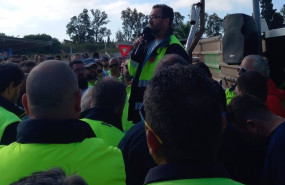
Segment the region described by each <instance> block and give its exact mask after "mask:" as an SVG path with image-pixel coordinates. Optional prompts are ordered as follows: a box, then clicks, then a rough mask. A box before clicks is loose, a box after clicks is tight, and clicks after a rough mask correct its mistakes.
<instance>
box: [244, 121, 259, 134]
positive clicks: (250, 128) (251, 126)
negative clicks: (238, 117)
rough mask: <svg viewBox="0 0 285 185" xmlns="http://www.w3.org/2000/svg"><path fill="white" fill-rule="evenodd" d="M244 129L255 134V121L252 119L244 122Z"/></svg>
mask: <svg viewBox="0 0 285 185" xmlns="http://www.w3.org/2000/svg"><path fill="white" fill-rule="evenodd" d="M246 128H247V130H248V131H249V132H251V133H256V130H257V124H256V121H255V120H252V119H248V120H246Z"/></svg>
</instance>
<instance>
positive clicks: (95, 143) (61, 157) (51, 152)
mask: <svg viewBox="0 0 285 185" xmlns="http://www.w3.org/2000/svg"><path fill="white" fill-rule="evenodd" d="M0 159H1V163H0V174H1V175H0V176H1V178H0V184H1V185H8V184H11V183H13V182H15V181H18V180H19V179H20V178H23V177H25V176H29V175H30V174H31V173H33V172H37V171H44V170H49V169H51V168H54V167H59V168H62V169H63V170H64V171H65V173H66V175H67V176H70V175H73V174H77V175H80V176H81V177H83V179H84V180H85V181H86V182H87V183H88V184H90V185H93V184H94V185H100V184H101V185H106V184H114V185H115V184H118V185H124V184H125V167H124V161H123V157H122V153H121V151H120V150H119V149H118V148H116V147H112V146H108V145H106V143H105V142H104V141H103V140H102V139H99V138H88V139H85V140H83V141H82V142H76V143H69V144H20V143H17V142H14V143H12V144H10V145H8V146H5V147H2V148H1V150H0Z"/></svg>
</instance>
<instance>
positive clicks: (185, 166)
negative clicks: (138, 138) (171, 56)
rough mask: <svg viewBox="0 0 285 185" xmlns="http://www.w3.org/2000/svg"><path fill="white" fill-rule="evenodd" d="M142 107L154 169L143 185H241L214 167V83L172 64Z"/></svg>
mask: <svg viewBox="0 0 285 185" xmlns="http://www.w3.org/2000/svg"><path fill="white" fill-rule="evenodd" d="M143 103H144V106H145V108H144V110H145V129H146V138H147V143H148V148H149V152H150V154H151V156H152V157H153V159H154V160H155V162H156V163H157V164H158V166H157V167H154V168H152V169H150V171H149V172H148V175H147V176H146V179H145V184H156V185H158V184H192V183H193V184H209V185H210V184H213V185H214V184H227V185H230V184H232V185H234V184H235V185H237V184H240V183H237V182H235V181H233V180H231V179H230V178H229V177H228V175H227V173H226V172H225V170H224V169H223V168H222V167H221V166H220V165H219V164H218V163H217V162H216V158H217V154H218V149H219V145H220V140H221V136H222V123H223V121H222V106H221V105H220V103H219V99H218V92H217V90H216V88H215V84H214V82H213V81H212V80H211V79H209V78H207V77H206V76H205V75H203V73H201V71H199V70H198V68H194V67H189V66H186V67H185V66H182V65H179V64H175V65H172V66H168V67H165V68H164V69H162V70H160V71H159V72H157V73H156V74H155V75H154V77H153V78H152V79H151V80H150V82H149V83H148V86H147V89H146V91H145V95H144V102H143Z"/></svg>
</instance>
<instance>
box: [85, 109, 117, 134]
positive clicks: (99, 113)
mask: <svg viewBox="0 0 285 185" xmlns="http://www.w3.org/2000/svg"><path fill="white" fill-rule="evenodd" d="M85 118H88V119H92V120H97V121H103V122H106V123H109V124H111V125H113V126H115V127H117V128H118V129H120V130H123V128H122V120H121V119H120V118H118V116H117V115H116V114H115V113H114V112H112V111H111V110H109V109H104V108H98V107H94V108H91V109H89V110H88V111H87V113H86V116H85Z"/></svg>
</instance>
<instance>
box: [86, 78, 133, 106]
mask: <svg viewBox="0 0 285 185" xmlns="http://www.w3.org/2000/svg"><path fill="white" fill-rule="evenodd" d="M126 96H127V92H126V86H125V85H124V84H123V83H121V82H119V81H118V80H117V79H116V78H112V77H105V78H103V79H101V80H99V82H98V83H97V84H96V85H95V86H94V88H93V89H92V95H91V107H99V108H106V109H111V110H114V111H117V109H119V108H121V107H122V106H123V105H124V104H125V101H126Z"/></svg>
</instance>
